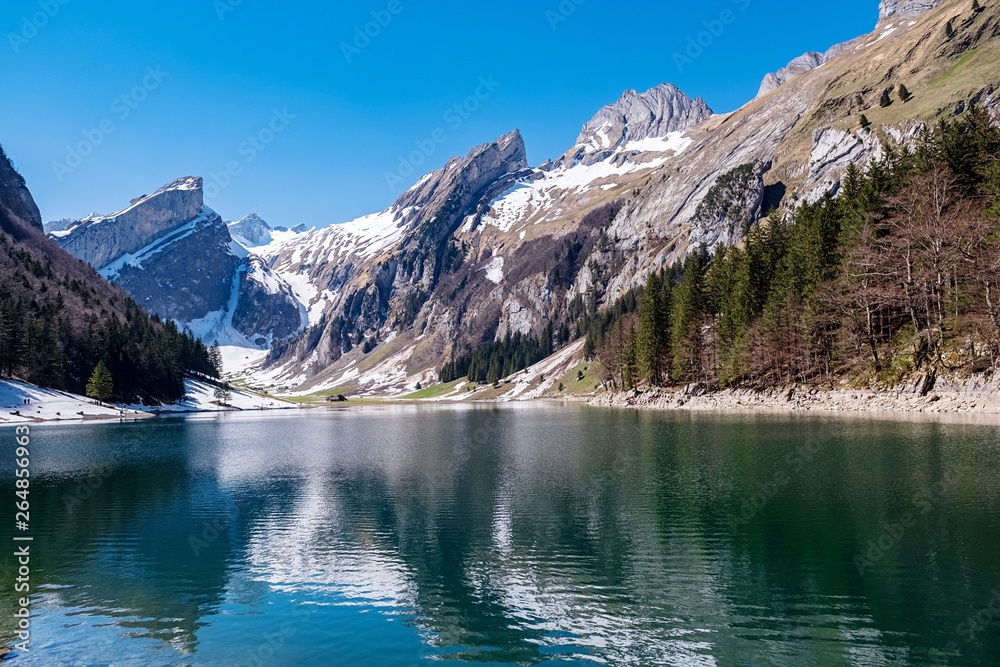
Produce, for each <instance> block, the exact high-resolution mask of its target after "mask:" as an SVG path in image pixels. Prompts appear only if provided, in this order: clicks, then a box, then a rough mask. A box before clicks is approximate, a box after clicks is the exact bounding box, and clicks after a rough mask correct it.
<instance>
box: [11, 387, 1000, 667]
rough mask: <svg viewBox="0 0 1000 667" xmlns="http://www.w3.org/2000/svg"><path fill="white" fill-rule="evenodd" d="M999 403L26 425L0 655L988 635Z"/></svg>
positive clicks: (179, 659)
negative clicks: (983, 414) (953, 408)
mask: <svg viewBox="0 0 1000 667" xmlns="http://www.w3.org/2000/svg"><path fill="white" fill-rule="evenodd" d="M997 430H998V429H997V428H996V427H994V426H977V425H960V424H940V423H934V422H903V423H898V422H891V421H870V420H863V419H835V418H799V417H776V416H766V417H761V416H758V417H753V416H730V417H725V416H717V415H716V416H713V415H689V414H645V413H634V412H616V411H606V410H598V409H590V408H583V407H555V406H551V405H536V406H527V407H516V408H512V407H496V408H494V407H476V406H454V407H451V406H446V407H413V408H410V407H398V408H396V407H394V408H372V409H367V408H366V409H363V410H358V409H347V410H330V411H325V410H323V411H320V410H316V411H309V412H307V413H304V414H292V415H278V416H256V415H225V416H211V417H198V418H190V419H179V420H172V421H159V422H148V423H140V424H130V425H108V424H104V425H83V426H46V427H36V428H34V429H33V432H32V438H33V446H32V460H33V464H32V465H33V474H34V477H33V479H32V484H33V485H32V488H31V491H32V494H31V501H32V522H33V534H34V536H35V542H34V544H33V547H32V549H33V561H32V567H33V572H32V577H33V579H32V580H33V583H34V584H35V586H36V595H35V598H34V607H33V613H34V616H33V619H32V621H33V633H34V634H33V643H32V651H31V653H28V654H25V653H20V654H15V656H14V659H13V661H12V664H15V665H26V666H28V665H46V666H48V665H62V664H66V665H76V664H79V665H108V664H114V665H311V664H315V665H345V666H352V667H353V666H359V667H365V666H368V665H372V666H376V665H377V666H388V667H409V666H411V665H414V666H419V665H448V664H454V665H461V664H476V665H594V664H608V665H636V666H648V665H720V666H726V665H759V666H765V665H925V664H941V665H944V664H948V665H988V664H1000V485H998V481H1000V445H998V437H997ZM0 438H5V439H7V440H9V441H10V442H9V445H10V446H7V447H5V449H4V451H8V452H9V453H10V452H12V451H13V430H12V429H0ZM11 458H12V456H8V457H6V458H5V459H4V460H3V461H2V462H0V473H2V479H0V484H3V485H4V487H5V488H8V489H11V491H9V492H7V493H8V494H9V496H10V498H11V499H12V498H13V461H12V460H10V459H11ZM8 506H9V507H11V508H12V505H10V504H9V505H8ZM9 513H10V514H11V518H12V515H13V509H11V511H10V512H9ZM11 523H12V522H11V521H4V522H0V539H2V540H3V541H4V542H5V543H8V544H10V543H11V537H12V534H13V530H12V526H11V525H10V524H11ZM5 551H6V550H5ZM10 552H11V553H12V550H10ZM5 559H6V564H7V565H8V566H9V565H10V564H11V562H12V557H10V556H5V555H0V565H3V564H4V562H5ZM10 572H11V571H10V570H6V571H4V572H3V574H2V577H3V588H2V591H0V605H2V607H3V610H9V611H0V613H2V618H0V633H2V634H3V638H4V639H7V638H9V637H10V636H11V633H12V621H11V620H10V619H11V616H12V610H13V606H14V599H13V594H12V593H11V592H10V591H11V588H12V585H11V583H10V582H11V574H10ZM991 601H992V602H993V604H992V608H993V609H994V610H996V612H995V613H994V612H993V611H991V610H990V607H991Z"/></svg>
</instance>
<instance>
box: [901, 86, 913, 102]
mask: <svg viewBox="0 0 1000 667" xmlns="http://www.w3.org/2000/svg"><path fill="white" fill-rule="evenodd" d="M899 99H900V101H902V102H909V101H910V100H911V99H913V95H911V94H910V91H909V90H907V89H906V86H904V85H903V84H899Z"/></svg>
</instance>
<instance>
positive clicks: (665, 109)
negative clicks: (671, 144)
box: [566, 83, 712, 164]
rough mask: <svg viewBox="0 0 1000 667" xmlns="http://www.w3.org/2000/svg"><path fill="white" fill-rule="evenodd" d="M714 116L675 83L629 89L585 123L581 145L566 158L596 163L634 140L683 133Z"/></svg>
mask: <svg viewBox="0 0 1000 667" xmlns="http://www.w3.org/2000/svg"><path fill="white" fill-rule="evenodd" d="M711 116H712V110H711V109H709V108H708V104H706V103H705V100H703V99H701V98H697V99H691V98H690V97H688V96H687V95H685V94H684V93H683V92H682V91H681V90H680V89H679V88H678V87H677V86H675V85H674V84H672V83H665V84H661V85H659V86H656V87H655V88H651V89H650V90H648V91H646V92H645V93H639V92H637V91H635V90H627V91H625V93H623V94H622V96H621V97H620V98H619V99H618V101H617V102H615V103H614V104H609V105H607V106H606V107H604V108H603V109H601V110H600V111H598V112H597V115H595V116H594V117H593V118H592V119H591V120H590V121H588V122H587V124H585V125H584V126H583V130H581V132H580V136H579V137H578V138H577V146H576V147H575V148H574V149H573V150H571V151H570V152H569V153H568V154H567V156H566V157H567V158H569V157H570V156H572V158H573V161H581V162H585V163H587V164H593V163H595V162H600V161H601V160H604V159H606V158H607V157H609V156H610V155H612V154H613V153H615V152H617V151H618V150H620V149H623V148H625V147H627V145H628V144H629V143H631V142H635V141H642V140H643V139H650V138H661V137H665V136H667V135H668V134H670V133H671V132H681V131H683V130H686V129H688V128H690V127H693V126H695V125H697V124H699V123H701V122H703V121H705V120H707V119H708V118H710V117H711Z"/></svg>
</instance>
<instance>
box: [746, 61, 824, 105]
mask: <svg viewBox="0 0 1000 667" xmlns="http://www.w3.org/2000/svg"><path fill="white" fill-rule="evenodd" d="M823 62H824V56H823V54H822V53H817V52H815V51H810V52H809V53H805V54H803V55H801V56H799V57H798V58H796V59H795V60H793V61H792V62H790V63H788V64H787V65H785V66H784V67H782V68H781V69H779V70H778V71H777V72H773V73H771V74H768V75H767V76H765V77H764V80H763V81H762V82H761V84H760V90H759V91H758V92H757V97H761V96H762V95H766V94H767V93H769V92H771V91H772V90H774V89H775V88H778V87H779V86H782V85H784V84H786V83H788V82H789V81H791V80H792V79H794V78H795V77H797V76H799V75H800V74H805V73H806V72H808V71H810V70H814V69H816V68H817V67H819V66H820V65H822V64H823Z"/></svg>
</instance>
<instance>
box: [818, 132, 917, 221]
mask: <svg viewBox="0 0 1000 667" xmlns="http://www.w3.org/2000/svg"><path fill="white" fill-rule="evenodd" d="M923 128H924V124H923V123H922V122H919V121H912V122H909V123H906V124H904V125H902V126H899V127H892V126H885V127H882V128H881V130H880V131H879V132H877V133H876V132H874V131H871V130H858V131H856V132H849V131H846V130H840V129H837V128H833V127H824V128H819V129H817V130H815V131H814V132H813V143H812V150H811V151H810V153H809V165H808V166H809V171H808V175H807V176H806V179H805V182H804V184H803V186H802V193H803V194H802V199H803V200H804V201H807V202H810V203H813V202H816V201H818V200H820V199H822V198H823V197H824V196H825V195H827V194H830V195H833V196H836V195H837V193H838V192H839V191H840V185H841V182H842V180H843V178H844V174H846V173H847V169H848V167H850V166H852V165H853V166H855V167H858V168H859V169H860V170H861V171H867V169H868V166H869V165H870V164H871V162H872V161H873V160H880V159H882V158H883V157H884V155H885V150H884V144H885V143H886V142H887V143H888V144H889V145H890V146H905V147H909V148H912V147H913V146H914V144H915V143H916V141H917V138H918V137H919V136H920V132H921V130H922V129H923Z"/></svg>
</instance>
